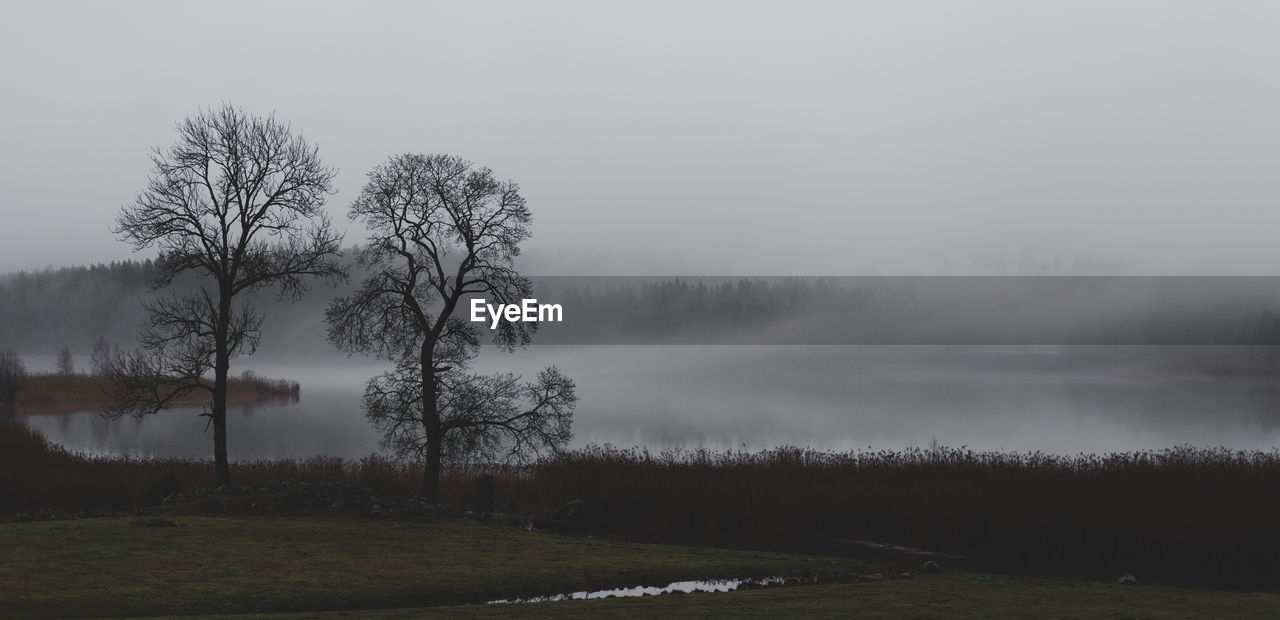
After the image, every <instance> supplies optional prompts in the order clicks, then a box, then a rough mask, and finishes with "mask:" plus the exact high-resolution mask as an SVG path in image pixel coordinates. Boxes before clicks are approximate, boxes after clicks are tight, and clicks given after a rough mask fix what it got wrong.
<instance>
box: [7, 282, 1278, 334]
mask: <svg viewBox="0 0 1280 620" xmlns="http://www.w3.org/2000/svg"><path fill="white" fill-rule="evenodd" d="M153 269H154V264H153V263H152V261H150V260H144V261H124V262H115V263H110V264H98V265H91V266H88V267H65V268H61V269H47V270H43V271H36V272H20V273H13V274H7V275H3V276H0V348H5V347H12V348H15V349H17V350H18V351H20V352H22V353H27V354H37V355H52V354H53V353H55V352H56V351H58V350H59V349H60V348H62V347H64V346H65V347H70V348H71V350H72V352H73V353H76V354H87V353H88V351H89V350H90V348H91V347H92V345H93V343H94V342H95V341H96V340H97V339H98V338H99V337H103V338H106V339H107V340H108V341H110V342H115V343H119V344H121V345H122V346H126V347H127V346H131V345H132V343H133V342H134V337H135V334H136V333H137V331H138V328H139V325H141V324H142V323H143V322H144V320H145V319H146V313H145V310H144V309H143V306H142V300H143V299H145V298H147V297H148V296H150V295H153V294H155V293H152V292H150V291H149V289H148V287H147V283H148V281H149V279H150V277H151V273H152V271H153ZM362 277H363V275H362V274H360V273H358V272H356V271H355V270H353V273H352V278H351V284H346V285H341V286H339V287H337V288H328V287H323V286H317V287H315V289H314V290H313V291H312V292H311V294H309V295H307V296H306V297H304V298H303V299H302V300H301V301H299V302H296V303H295V302H291V301H289V300H281V299H278V298H277V296H276V295H275V294H274V293H271V292H269V291H266V292H259V293H256V294H255V295H254V296H253V297H252V298H251V302H252V303H254V304H255V305H256V306H257V307H258V308H259V310H261V311H262V312H264V313H265V314H266V315H267V319H266V322H265V324H264V335H263V339H262V344H261V346H260V349H259V351H260V352H262V353H268V354H280V355H291V354H306V355H328V354H337V352H336V351H335V350H334V349H333V348H332V347H330V346H329V345H328V344H327V343H326V342H325V330H324V324H323V314H324V307H325V305H326V304H327V303H328V302H329V300H331V299H332V298H334V297H335V296H337V295H341V294H344V293H346V292H348V291H350V290H351V287H352V286H354V283H356V282H359V280H360V279H361V278H362ZM531 279H532V280H533V281H534V285H535V293H536V295H537V296H538V298H539V300H540V301H541V302H543V303H558V304H560V305H561V306H562V307H563V308H564V321H563V322H562V323H548V324H544V325H543V326H542V328H541V330H540V332H539V334H538V336H537V337H536V339H535V343H537V344H610V343H625V344H647V343H669V344H713V343H729V344H731V343H742V344H879V345H892V344H1139V345H1141V344H1149V345H1161V344H1178V345H1197V344H1206V345H1209V344H1221V345H1280V311H1277V309H1278V308H1280V278H1265V277H1257V278H1253V277H1246V278H1231V277H1216V278H1214V277H1187V278H1178V277H1172V278H1170V277H1163V278H1160V277H1152V278H1141V277H1117V278H1104V277H937V278H932V277H882V278H877V277H849V278H840V277H835V278H811V277H759V278H743V277H695V278H658V277H567V276H566V277H538V276H531ZM175 286H176V287H177V288H179V289H186V288H190V287H194V286H196V283H195V282H194V281H192V280H184V281H180V282H177V283H175ZM461 312H464V313H465V312H467V310H466V309H463V310H461Z"/></svg>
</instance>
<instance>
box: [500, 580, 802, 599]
mask: <svg viewBox="0 0 1280 620" xmlns="http://www.w3.org/2000/svg"><path fill="white" fill-rule="evenodd" d="M816 581H817V580H816V579H815V580H799V579H786V578H783V577H765V578H764V579H712V580H706V581H674V582H671V583H670V584H667V586H666V587H661V588H660V587H658V586H636V587H634V588H613V589H612V590H595V591H594V592H588V591H585V590H584V591H582V592H572V593H569V594H553V595H550V596H535V597H532V598H504V599H498V600H496V601H489V604H498V603H543V602H547V601H568V600H583V599H594V598H627V597H635V596H658V595H660V594H677V593H679V594H689V593H692V592H732V591H734V590H737V589H739V588H743V589H751V588H766V587H769V586H779V585H782V584H783V583H784V582H797V583H813V582H816ZM744 586H745V587H744Z"/></svg>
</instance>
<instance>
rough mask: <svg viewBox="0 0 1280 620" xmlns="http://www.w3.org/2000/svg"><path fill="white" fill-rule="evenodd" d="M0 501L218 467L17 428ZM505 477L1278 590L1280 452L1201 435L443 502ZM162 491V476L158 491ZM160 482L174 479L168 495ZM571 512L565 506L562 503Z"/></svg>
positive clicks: (712, 534)
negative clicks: (1219, 443)
mask: <svg viewBox="0 0 1280 620" xmlns="http://www.w3.org/2000/svg"><path fill="white" fill-rule="evenodd" d="M0 471H3V472H4V474H3V475H2V476H0V510H3V511H7V512H8V513H10V514H12V513H14V512H16V511H30V510H35V509H38V508H46V509H63V510H67V509H74V510H85V511H91V510H108V509H116V510H128V509H132V507H133V506H136V505H146V504H149V503H155V502H158V501H159V499H158V497H157V496H158V495H159V492H158V491H157V490H156V487H157V484H158V483H157V481H158V480H160V479H161V478H162V477H166V476H170V477H172V478H174V479H176V480H177V482H178V483H179V484H180V485H181V486H182V487H183V488H193V487H199V486H205V487H208V486H212V484H213V476H212V467H211V465H210V463H209V462H207V461H201V460H183V459H137V458H127V457H89V456H85V455H78V454H72V453H68V452H66V451H64V450H61V449H60V448H57V447H55V446H51V445H49V444H48V443H47V442H46V441H45V440H44V438H43V437H41V436H40V435H39V434H38V433H36V432H34V431H30V430H28V429H26V427H24V426H21V425H3V427H0ZM482 473H488V474H490V475H493V476H494V479H495V481H494V499H495V501H496V502H497V503H498V504H499V505H508V506H512V505H515V506H519V507H521V509H523V510H525V511H527V512H529V513H531V514H534V515H539V516H542V517H554V516H556V515H557V512H558V511H560V510H561V508H562V507H563V506H565V505H567V504H569V503H570V502H573V503H574V504H576V505H577V506H578V507H579V509H580V510H578V511H577V512H576V513H575V516H574V518H575V519H577V520H579V521H585V522H586V523H587V525H588V526H589V527H590V528H591V529H592V530H594V531H597V532H598V533H601V534H606V535H611V536H616V537H622V538H629V539H636V540H647V541H657V542H669V543H683V544H698V545H718V546H731V547H750V548H766V549H789V550H805V551H818V552H821V551H824V550H831V549H834V548H835V547H836V546H837V545H835V544H834V543H832V540H833V539H846V540H847V539H869V540H878V541H888V542H893V543H896V544H902V545H910V546H915V547H921V548H925V549H930V550H935V551H942V552H947V553H953V554H959V555H964V556H968V557H969V560H967V561H966V563H968V564H969V565H971V566H977V567H982V568H991V569H998V570H1008V571H1011V572H1019V573H1028V574H1044V575H1073V576H1086V577H1098V578H1112V579H1114V578H1115V576H1117V575H1119V574H1120V573H1122V572H1125V571H1130V572H1133V573H1134V574H1135V575H1138V577H1139V579H1145V580H1151V581H1160V582H1165V583H1184V584H1201V585H1214V586H1228V587H1240V588H1263V589H1271V590H1274V589H1277V588H1280V579H1277V578H1278V577H1280V528H1277V527H1276V523H1277V520H1278V518H1280V452H1278V451H1275V450H1272V451H1238V450H1228V449H1226V448H1196V447H1190V446H1184V447H1176V448H1170V449H1166V450H1157V451H1146V452H1133V453H1123V454H1107V455H1091V454H1080V455H1076V456H1058V455H1049V454H1041V453H996V452H975V451H971V450H965V449H951V448H937V449H930V450H920V449H912V450H903V451H876V452H871V451H862V452H850V453H838V452H824V451H817V450H810V449H803V448H778V449H773V450H766V451H759V452H747V451H709V450H676V451H664V452H657V453H654V452H649V451H646V450H642V449H618V448H614V447H610V446H596V447H590V448H586V449H583V450H577V451H572V452H568V453H565V454H562V455H559V456H557V457H555V458H552V459H548V460H545V461H543V462H541V463H538V464H536V465H533V466H527V467H513V466H494V467H466V468H453V469H450V470H447V471H446V472H445V473H444V475H443V477H442V480H441V487H440V498H441V501H443V502H445V503H452V504H470V503H471V502H473V501H474V493H475V485H474V478H475V477H476V476H477V475H480V474H482ZM232 477H233V480H234V482H235V483H236V484H238V485H255V484H260V483H264V482H267V481H270V480H289V479H293V480H298V481H310V482H320V481H325V482H339V483H350V484H358V485H361V486H364V487H369V488H372V489H375V490H377V491H379V492H384V493H406V494H411V493H414V492H416V490H417V489H418V488H419V485H420V483H421V470H420V469H419V468H418V467H417V466H414V465H412V464H403V463H397V462H393V461H390V460H387V459H384V458H381V457H378V456H370V457H366V458H364V459H359V460H348V461H344V460H342V459H337V458H327V457H315V458H311V459H305V460H272V461H248V462H237V463H234V464H233V469H232ZM160 486H161V487H163V485H160ZM162 490H163V489H162ZM560 517H561V518H564V515H563V514H561V515H560Z"/></svg>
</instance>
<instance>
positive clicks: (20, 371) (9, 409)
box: [0, 349, 27, 420]
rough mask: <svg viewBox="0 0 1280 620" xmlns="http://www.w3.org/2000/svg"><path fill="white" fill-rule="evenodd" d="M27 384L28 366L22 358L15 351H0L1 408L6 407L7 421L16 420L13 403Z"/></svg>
mask: <svg viewBox="0 0 1280 620" xmlns="http://www.w3.org/2000/svg"><path fill="white" fill-rule="evenodd" d="M26 383H27V366H26V364H23V363H22V358H21V357H18V354H17V352H15V351H14V350H13V349H4V350H0V406H3V407H4V410H5V418H6V419H8V420H12V419H13V418H14V413H15V411H14V408H13V407H14V405H13V403H14V401H15V400H17V398H18V392H19V391H20V390H22V388H24V387H26Z"/></svg>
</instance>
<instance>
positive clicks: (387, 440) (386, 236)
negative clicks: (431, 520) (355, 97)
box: [325, 155, 577, 501]
mask: <svg viewBox="0 0 1280 620" xmlns="http://www.w3.org/2000/svg"><path fill="white" fill-rule="evenodd" d="M519 189H520V188H519V186H518V185H516V184H515V183H512V182H509V181H507V182H501V181H498V180H497V179H496V178H495V177H494V174H493V172H492V171H491V170H489V169H488V168H476V167H474V166H473V165H472V163H471V162H468V161H465V160H463V159H460V158H458V157H453V156H448V155H398V156H393V157H392V158H391V159H390V160H389V161H387V162H386V163H384V164H382V165H380V166H378V167H376V168H375V169H374V170H373V171H372V172H370V173H369V181H368V183H367V184H366V185H365V187H364V190H363V192H362V193H361V194H360V196H359V197H358V198H357V199H356V200H355V202H354V204H352V206H351V211H350V217H351V219H352V220H355V221H359V222H361V223H363V224H364V225H365V227H366V228H368V229H369V230H370V231H372V232H371V236H370V238H369V241H368V245H367V246H365V247H364V248H363V249H361V250H360V252H359V254H358V259H359V263H360V265H361V266H362V267H363V268H365V269H366V270H368V271H369V272H370V275H369V276H368V278H367V279H366V280H365V281H364V282H363V283H362V285H361V286H360V287H359V289H358V290H356V292H355V293H353V294H351V295H349V296H345V297H341V298H338V299H336V300H334V301H333V302H332V303H331V304H330V306H329V308H328V309H327V311H326V313H325V319H326V321H327V322H328V325H329V340H330V341H331V342H333V343H334V345H335V346H337V347H338V348H340V349H342V350H344V351H347V352H349V353H364V354H374V355H377V356H380V357H382V358H384V359H387V360H390V361H393V362H395V363H396V366H395V369H394V370H392V371H390V372H387V373H384V374H382V375H379V376H377V377H374V378H373V379H371V380H370V381H369V383H368V385H367V386H366V389H365V394H364V409H365V414H366V416H367V417H368V418H369V419H370V421H371V422H372V423H373V424H374V426H375V427H376V428H378V429H379V430H381V431H383V433H384V438H383V443H384V445H385V446H388V447H390V448H393V449H394V450H395V451H396V452H397V453H398V454H399V455H401V456H403V457H407V458H412V459H418V460H421V462H422V463H423V468H424V469H423V478H422V494H423V495H424V496H426V497H427V498H428V499H429V500H431V501H435V500H436V489H437V482H438V480H439V475H440V470H441V466H442V463H443V462H459V461H467V460H486V461H492V460H497V459H516V460H519V459H525V458H528V457H531V456H535V455H537V454H539V453H541V452H542V451H544V450H555V449H558V448H559V447H561V446H563V445H564V444H565V443H566V442H567V441H568V440H569V437H570V424H571V421H572V415H573V409H574V406H575V404H576V402H577V396H576V394H575V393H574V383H573V381H572V380H570V379H568V378H567V377H565V376H564V375H562V374H561V373H560V371H559V370H557V369H556V368H555V367H554V366H553V367H550V368H547V369H545V370H543V371H542V372H540V373H539V374H538V377H537V379H536V380H535V381H530V382H522V381H521V380H520V378H519V377H517V376H515V375H510V374H500V375H493V376H482V375H477V374H472V373H470V372H468V369H469V368H470V365H471V363H472V360H474V358H475V357H476V355H478V354H479V349H480V344H479V343H480V335H481V332H480V330H479V329H478V328H477V327H475V326H473V325H472V324H471V323H470V322H469V321H466V320H463V318H462V317H461V316H459V315H458V314H457V312H458V311H459V310H460V309H462V307H461V306H460V304H462V303H463V300H464V299H465V298H468V297H469V296H472V295H477V296H483V297H485V298H486V299H488V300H490V301H496V302H500V303H518V302H519V301H520V300H521V299H522V298H525V297H529V296H530V295H531V294H532V285H531V284H530V282H529V280H528V279H526V278H524V277H523V276H521V275H520V274H519V273H517V272H516V270H515V269H514V267H513V259H514V258H515V257H516V256H517V255H518V254H519V253H520V242H521V241H523V240H524V239H526V238H528V237H529V234H530V233H529V224H530V222H531V220H532V217H531V215H530V213H529V209H528V208H527V207H526V206H525V200H524V198H522V197H521V196H520V192H519ZM535 329H536V323H514V322H502V323H500V324H499V327H498V328H497V329H495V330H493V340H494V343H495V344H496V345H497V346H498V347H499V348H500V349H504V350H507V351H511V350H513V349H515V348H516V347H522V346H525V345H527V344H528V343H529V342H530V341H531V339H532V336H533V332H534V330H535Z"/></svg>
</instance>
